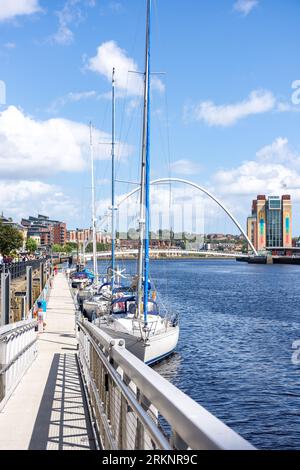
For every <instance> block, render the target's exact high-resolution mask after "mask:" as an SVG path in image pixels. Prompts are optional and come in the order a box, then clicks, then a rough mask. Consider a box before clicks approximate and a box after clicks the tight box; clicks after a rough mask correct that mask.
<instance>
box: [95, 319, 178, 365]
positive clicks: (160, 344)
mask: <svg viewBox="0 0 300 470" xmlns="http://www.w3.org/2000/svg"><path fill="white" fill-rule="evenodd" d="M100 328H101V329H102V330H103V331H105V333H107V334H108V335H110V336H112V337H113V338H118V339H124V341H125V347H126V349H128V350H129V351H130V352H131V353H132V354H134V355H135V356H136V357H138V358H139V359H140V360H141V361H143V362H145V363H146V364H148V365H150V364H154V363H155V362H158V361H160V360H162V359H164V358H165V357H167V356H169V355H170V354H172V352H173V351H174V350H175V348H176V346H177V343H178V338H179V326H178V325H177V326H174V327H173V326H170V327H168V329H167V330H166V331H165V332H163V333H159V334H157V335H153V336H150V337H149V340H148V343H145V342H144V341H143V339H141V336H140V334H130V333H125V332H124V331H119V330H118V329H117V328H114V325H112V327H110V326H104V325H101V327H100Z"/></svg>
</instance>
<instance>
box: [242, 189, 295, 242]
mask: <svg viewBox="0 0 300 470" xmlns="http://www.w3.org/2000/svg"><path fill="white" fill-rule="evenodd" d="M247 234H248V237H249V238H250V240H251V241H252V243H253V245H254V247H255V248H256V250H257V251H266V250H272V249H277V248H290V247H292V201H291V196H290V195H284V196H282V197H280V196H269V197H266V196H265V195H259V196H257V198H256V199H255V200H254V201H252V213H251V216H250V217H248V219H247Z"/></svg>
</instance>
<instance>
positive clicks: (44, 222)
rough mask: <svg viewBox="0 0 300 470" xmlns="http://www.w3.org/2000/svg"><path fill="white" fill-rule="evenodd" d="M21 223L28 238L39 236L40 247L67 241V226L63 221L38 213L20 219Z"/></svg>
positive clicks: (61, 243) (62, 243)
mask: <svg viewBox="0 0 300 470" xmlns="http://www.w3.org/2000/svg"><path fill="white" fill-rule="evenodd" d="M21 224H22V225H23V226H25V227H27V232H28V233H27V236H28V238H36V239H38V237H39V238H40V245H39V246H41V247H44V248H47V247H50V246H51V245H53V244H57V245H64V244H65V243H66V241H67V227H66V224H65V223H64V222H60V221H59V220H51V219H50V218H49V217H48V216H45V215H41V214H39V215H38V216H37V217H33V216H29V217H28V219H22V221H21Z"/></svg>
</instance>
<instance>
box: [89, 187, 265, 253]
mask: <svg viewBox="0 0 300 470" xmlns="http://www.w3.org/2000/svg"><path fill="white" fill-rule="evenodd" d="M171 183H182V184H185V185H188V186H191V187H193V188H195V189H197V190H198V191H200V192H201V193H203V194H206V196H208V197H209V198H210V199H211V200H212V201H214V202H215V203H216V204H217V205H218V206H219V207H221V209H222V210H223V211H224V212H225V213H226V214H227V215H228V217H229V218H230V219H231V220H232V222H233V223H234V224H235V226H236V227H237V228H238V229H239V231H240V233H241V234H242V235H243V236H244V237H245V240H247V242H248V245H249V247H250V248H251V250H252V251H253V253H254V254H255V255H256V256H258V253H257V251H256V249H255V247H254V245H253V243H252V242H251V240H250V239H249V237H248V236H247V234H246V232H245V230H244V229H243V227H242V226H241V225H240V224H239V222H238V221H237V219H236V218H235V217H234V215H233V214H232V212H231V211H230V210H229V209H227V208H226V207H225V205H224V204H223V203H222V202H221V201H220V200H219V199H218V198H216V197H215V196H214V195H213V194H212V193H210V192H209V191H208V190H207V189H205V188H203V187H202V186H200V185H199V184H196V183H194V182H192V181H189V180H185V179H182V178H160V179H157V180H154V181H151V183H150V184H151V186H154V185H159V184H171ZM139 191H140V186H138V187H136V188H135V189H133V190H132V191H130V192H129V193H128V194H126V195H125V196H124V197H122V198H121V199H120V201H119V203H118V204H117V207H115V208H111V210H112V209H118V208H119V207H120V206H121V204H123V202H125V201H126V200H127V199H129V198H130V197H131V196H133V195H134V194H136V193H137V192H139ZM108 218H109V214H106V215H105V216H104V217H103V218H102V219H101V222H100V226H101V225H102V224H103V223H104V222H105V221H107V220H108ZM89 241H90V240H89ZM186 253H187V252H186ZM192 253H195V252H192ZM201 253H203V252H202V251H201ZM207 253H208V252H207ZM209 253H210V254H212V255H216V254H215V252H209ZM199 254H200V252H199ZM219 255H220V253H218V256H219ZM224 256H230V254H224ZM231 256H237V254H236V253H235V254H231ZM238 256H240V255H238Z"/></svg>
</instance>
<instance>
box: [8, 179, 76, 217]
mask: <svg viewBox="0 0 300 470" xmlns="http://www.w3.org/2000/svg"><path fill="white" fill-rule="evenodd" d="M0 200H1V210H3V211H4V214H5V215H7V216H9V217H13V219H14V220H16V221H20V220H21V218H23V217H24V218H26V217H28V216H29V215H34V214H38V213H42V214H44V213H45V214H48V215H49V216H50V217H53V218H55V219H60V220H63V221H69V222H70V223H71V222H72V219H73V217H76V216H78V209H77V207H78V206H77V205H76V204H75V203H74V199H73V198H72V200H71V199H70V198H69V197H68V196H66V195H65V194H64V193H63V192H62V191H61V189H60V188H59V187H57V186H56V185H51V184H46V183H43V182H41V181H27V180H18V181H17V180H2V181H0Z"/></svg>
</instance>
